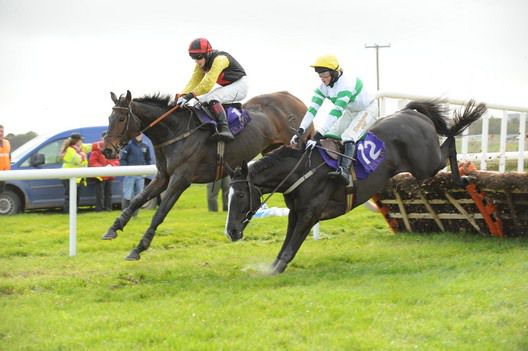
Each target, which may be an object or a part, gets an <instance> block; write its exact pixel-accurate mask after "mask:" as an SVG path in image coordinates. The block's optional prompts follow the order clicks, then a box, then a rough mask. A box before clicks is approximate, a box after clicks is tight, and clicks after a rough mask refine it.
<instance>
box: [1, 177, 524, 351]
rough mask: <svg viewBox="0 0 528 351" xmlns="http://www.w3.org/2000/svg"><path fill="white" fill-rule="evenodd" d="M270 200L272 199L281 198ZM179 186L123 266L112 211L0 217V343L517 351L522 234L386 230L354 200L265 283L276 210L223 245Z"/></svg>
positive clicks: (125, 236)
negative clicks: (73, 230) (72, 244)
mask: <svg viewBox="0 0 528 351" xmlns="http://www.w3.org/2000/svg"><path fill="white" fill-rule="evenodd" d="M281 205H282V199H281V196H280V195H276V196H274V197H273V199H272V202H271V206H281ZM205 208H206V205H205V188H204V187H203V186H193V187H191V188H190V189H189V190H188V191H187V192H186V193H185V194H184V195H183V197H182V199H180V201H179V202H178V204H177V206H176V208H175V210H173V211H172V213H171V214H170V215H169V216H168V217H167V219H166V221H165V223H164V224H162V225H161V227H160V228H159V230H158V234H157V236H156V238H155V239H154V242H153V244H152V247H151V248H150V249H149V250H148V251H147V252H145V253H144V254H143V255H142V259H141V260H140V261H138V262H127V261H124V260H123V257H124V256H125V255H126V254H127V253H128V251H129V250H130V249H131V248H132V247H133V246H134V245H135V244H136V243H137V241H138V240H139V238H140V236H141V234H142V233H143V230H144V229H146V226H147V224H148V223H149V220H150V217H151V215H152V213H153V212H152V211H150V210H143V211H142V212H140V214H139V217H138V218H137V219H134V220H132V221H131V222H130V223H129V225H128V226H127V228H126V230H125V232H122V233H120V236H119V237H118V239H116V240H114V241H111V242H107V241H102V240H100V239H99V238H100V236H101V235H102V234H103V233H104V232H105V230H106V229H107V227H108V226H109V225H110V224H111V223H112V222H113V220H114V218H115V216H116V215H117V212H113V213H104V214H96V213H89V212H88V213H82V214H81V215H79V217H78V247H77V251H78V254H77V256H76V257H69V256H68V217H67V216H66V215H62V214H23V215H17V216H12V217H2V218H0V223H1V226H2V228H3V229H2V230H1V232H2V233H1V234H0V237H1V239H2V244H1V245H0V350H528V282H527V276H528V260H527V257H528V245H527V243H528V242H527V241H526V239H524V240H523V239H505V240H504V239H503V240H501V239H496V238H491V237H480V236H474V235H464V234H429V235H419V234H405V235H401V234H400V235H394V234H392V233H391V232H390V231H389V229H388V227H387V225H386V223H385V222H384V220H383V218H382V217H381V216H380V215H378V214H375V213H372V212H369V211H368V210H366V209H364V208H359V209H357V210H354V211H353V212H351V213H349V214H348V215H346V216H343V217H341V218H338V219H335V220H332V221H328V222H324V223H322V225H321V233H322V234H321V236H322V239H321V240H318V241H314V240H312V239H311V238H309V239H307V241H306V242H305V244H304V245H303V247H302V248H301V250H300V252H299V254H298V256H297V257H296V258H295V260H294V261H293V264H291V265H290V266H289V267H288V269H287V270H286V272H285V273H284V274H282V275H279V276H272V277H270V276H265V275H263V274H261V273H260V271H261V267H263V266H264V265H265V264H269V263H271V261H272V260H273V259H274V257H275V255H276V254H277V252H278V250H279V248H280V245H281V243H282V240H283V235H284V231H285V228H286V218H284V217H273V218H263V219H254V220H253V221H252V223H251V224H250V225H249V227H248V228H247V230H246V238H245V240H244V241H241V242H238V243H230V242H228V241H227V239H226V238H225V237H224V235H223V227H224V219H225V215H224V214H223V213H213V214H210V213H208V212H207V211H206V209H205Z"/></svg>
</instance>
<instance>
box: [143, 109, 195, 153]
mask: <svg viewBox="0 0 528 351" xmlns="http://www.w3.org/2000/svg"><path fill="white" fill-rule="evenodd" d="M144 106H147V105H144ZM167 111H169V109H161V108H156V109H155V110H150V111H149V110H148V109H147V108H145V109H144V112H143V113H137V116H138V118H139V119H140V121H141V129H142V130H145V134H146V135H147V136H148V137H149V139H151V140H152V141H153V142H154V143H155V144H159V143H162V142H165V141H167V140H169V139H170V138H173V137H175V136H177V135H180V134H182V133H184V132H185V131H187V130H188V129H190V128H192V127H194V126H195V125H196V122H195V121H193V118H192V115H191V112H190V111H183V110H182V111H181V112H180V111H177V112H176V113H173V114H171V115H169V116H166V117H164V118H163V119H161V120H159V121H157V122H156V120H157V119H158V118H159V117H160V116H163V114H165V113H166V112H167ZM152 123H155V124H153V125H151V124H152Z"/></svg>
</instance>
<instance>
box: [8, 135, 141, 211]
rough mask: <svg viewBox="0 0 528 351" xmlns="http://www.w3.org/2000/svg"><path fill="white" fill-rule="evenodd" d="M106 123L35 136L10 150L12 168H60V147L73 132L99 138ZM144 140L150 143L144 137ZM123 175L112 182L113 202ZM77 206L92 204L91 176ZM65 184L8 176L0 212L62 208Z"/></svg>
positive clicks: (117, 202)
mask: <svg viewBox="0 0 528 351" xmlns="http://www.w3.org/2000/svg"><path fill="white" fill-rule="evenodd" d="M106 129H107V126H98V127H85V128H77V129H70V130H66V131H63V132H60V133H52V134H47V135H41V136H37V137H36V138H34V139H32V140H30V141H28V142H27V143H25V144H24V145H22V146H20V147H19V148H18V149H16V150H15V151H13V153H12V154H11V170H13V171H16V170H24V169H51V168H61V167H62V159H61V157H60V155H59V153H60V148H61V146H62V144H63V142H64V140H65V139H67V138H68V137H69V136H70V135H71V134H72V133H74V132H77V133H80V134H81V135H82V136H83V137H84V142H85V143H93V142H96V141H99V140H101V135H102V133H103V132H104V131H106ZM144 141H145V142H147V143H151V142H150V140H149V139H148V138H147V137H145V138H144ZM122 179H123V177H116V179H115V180H114V181H113V184H112V203H113V204H114V205H120V204H121V197H122V193H123V184H122V183H123V182H122ZM79 195H80V206H94V205H95V190H94V180H93V179H90V178H88V179H87V186H86V187H81V190H80V194H79ZM63 204H64V186H63V183H62V181H61V180H60V179H39V180H9V181H6V183H5V189H4V192H3V193H1V194H0V215H8V214H14V213H18V212H23V211H25V210H34V209H46V208H62V206H63Z"/></svg>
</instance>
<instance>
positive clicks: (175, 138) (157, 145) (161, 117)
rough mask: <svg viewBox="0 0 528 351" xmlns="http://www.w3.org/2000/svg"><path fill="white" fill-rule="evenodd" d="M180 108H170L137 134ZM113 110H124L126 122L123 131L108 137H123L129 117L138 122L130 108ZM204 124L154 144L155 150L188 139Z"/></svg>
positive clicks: (115, 147) (177, 106) (116, 150)
mask: <svg viewBox="0 0 528 351" xmlns="http://www.w3.org/2000/svg"><path fill="white" fill-rule="evenodd" d="M179 108H180V105H176V106H174V107H172V108H171V109H170V110H168V111H167V112H165V113H164V114H162V115H161V116H159V117H158V118H156V119H155V120H154V121H152V122H151V123H149V124H148V125H147V126H146V127H145V128H143V129H142V130H141V131H140V132H139V133H144V132H145V131H147V130H149V129H150V128H152V127H154V126H155V125H156V124H158V123H160V122H161V121H162V120H164V119H165V118H167V116H169V115H171V114H172V113H173V112H175V111H176V110H178V109H179ZM112 109H113V110H126V111H127V112H128V113H127V117H126V122H125V123H124V126H123V129H122V130H121V132H120V133H118V134H110V135H108V136H114V137H115V136H117V137H119V138H120V137H121V136H123V135H124V134H125V133H126V131H127V130H128V127H129V124H130V119H131V117H132V118H134V119H135V120H139V118H138V117H137V116H136V115H135V114H134V112H133V111H132V109H131V108H130V106H128V107H123V106H114V107H112ZM204 124H205V123H202V124H200V125H198V126H197V127H195V128H193V129H190V130H188V131H186V132H184V133H182V134H180V135H178V136H176V137H174V138H172V139H170V140H167V141H165V142H163V143H161V144H156V145H153V146H154V148H155V149H159V148H162V147H164V146H167V145H170V144H173V143H175V142H177V141H180V140H182V139H185V138H187V137H189V136H190V135H191V134H193V133H194V132H196V131H197V130H198V129H200V128H202V127H203V126H204ZM110 145H112V148H113V149H114V151H115V152H117V153H119V151H120V149H121V148H120V147H118V146H116V145H114V144H113V143H110Z"/></svg>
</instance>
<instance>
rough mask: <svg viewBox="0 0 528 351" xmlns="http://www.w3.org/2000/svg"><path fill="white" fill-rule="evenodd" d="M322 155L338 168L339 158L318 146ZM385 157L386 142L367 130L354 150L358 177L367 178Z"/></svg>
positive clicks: (327, 162) (354, 162)
mask: <svg viewBox="0 0 528 351" xmlns="http://www.w3.org/2000/svg"><path fill="white" fill-rule="evenodd" d="M318 150H319V153H320V154H321V157H322V158H323V160H324V161H325V163H326V164H327V165H328V166H329V167H331V168H333V169H337V160H334V159H333V158H332V157H330V156H329V155H328V153H327V152H326V150H323V149H320V148H318ZM384 159H385V143H384V142H383V140H381V139H378V137H376V135H374V133H371V132H367V134H365V136H364V137H363V138H362V139H361V140H359V141H358V142H357V143H356V150H355V152H354V161H353V162H352V164H353V165H354V171H355V172H356V177H357V179H359V180H361V179H365V178H367V177H368V175H369V174H370V173H372V172H374V171H375V170H376V169H377V168H378V166H379V165H380V164H381V162H382V161H383V160H384Z"/></svg>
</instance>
